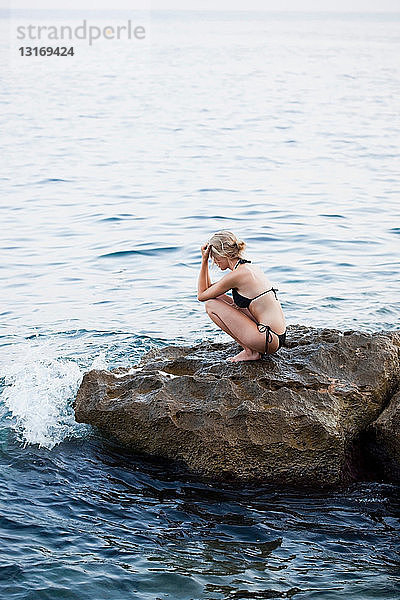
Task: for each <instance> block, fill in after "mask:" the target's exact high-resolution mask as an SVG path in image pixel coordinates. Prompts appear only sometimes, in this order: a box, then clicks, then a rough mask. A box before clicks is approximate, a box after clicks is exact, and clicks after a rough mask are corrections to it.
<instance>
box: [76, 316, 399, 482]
mask: <svg viewBox="0 0 400 600" xmlns="http://www.w3.org/2000/svg"><path fill="white" fill-rule="evenodd" d="M236 351H237V346H236V344H234V343H232V344H212V343H205V344H202V345H201V346H195V347H173V346H170V347H166V348H163V349H155V350H152V351H151V352H150V353H148V354H147V355H146V356H144V357H143V359H142V361H141V362H140V364H139V365H137V366H136V367H134V368H132V369H129V370H128V369H122V368H119V369H114V370H113V371H99V370H94V371H90V372H89V373H87V374H85V376H84V378H83V381H82V384H81V386H80V388H79V391H78V394H77V398H76V401H75V415H76V420H77V421H78V422H84V423H90V424H91V425H94V426H96V427H98V428H99V429H100V430H101V431H102V432H103V433H105V434H106V435H109V436H112V437H113V438H114V439H116V440H117V441H118V442H119V443H121V444H123V445H124V446H125V447H126V448H129V449H131V450H132V451H134V452H136V453H140V454H147V455H151V456H156V457H163V458H167V459H172V460H175V461H180V462H182V463H183V464H184V465H186V466H187V467H188V468H189V469H191V471H192V472H195V473H197V474H199V475H201V476H203V477H206V478H209V477H211V478H213V479H229V480H238V481H246V482H248V481H258V482H259V481H262V482H273V483H278V484H289V485H296V486H303V485H305V486H309V485H311V486H325V485H329V486H332V485H338V484H341V483H345V482H348V481H351V480H353V479H355V478H360V477H362V476H363V472H362V469H363V450H362V448H361V446H360V444H361V441H362V436H363V435H364V433H365V431H366V430H367V429H368V427H369V426H371V424H373V423H374V427H375V428H377V427H378V424H379V427H381V426H382V423H379V420H380V419H383V417H384V414H385V412H386V410H389V406H390V405H389V406H388V404H389V401H390V399H391V397H392V396H393V395H394V394H395V392H396V391H397V389H398V388H399V382H400V366H399V352H400V332H381V333H379V334H373V335H371V334H367V333H360V332H356V331H345V332H339V331H336V330H333V329H315V328H310V327H303V326H290V327H289V328H288V336H287V346H286V347H284V348H282V349H281V350H279V352H278V353H276V354H274V355H271V356H268V357H266V358H264V359H262V360H259V361H255V362H247V363H230V362H227V361H226V358H227V357H228V356H230V355H232V354H233V353H234V352H236ZM396 406H397V407H398V404H397V405H396ZM386 407H388V408H386ZM385 409H386V410H385ZM381 413H382V414H381ZM388 414H389V413H388ZM392 414H393V420H394V421H397V423H398V408H396V410H394V411H393V413H390V415H392ZM390 419H392V416H390V417H389V416H388V418H387V422H388V423H389V421H390ZM385 423H386V421H385ZM390 423H391V425H390V426H388V427H392V426H393V423H392V421H390ZM376 431H378V429H376ZM376 439H377V440H379V441H378V442H377V443H378V444H380V443H381V439H383V438H379V436H378V435H377V436H376ZM396 439H397V442H396V443H397V448H398V447H399V446H398V438H396ZM390 443H391V442H390ZM388 447H391V446H390V444H389V442H388ZM398 457H399V455H398V454H397V457H394V460H395V462H396V461H398Z"/></svg>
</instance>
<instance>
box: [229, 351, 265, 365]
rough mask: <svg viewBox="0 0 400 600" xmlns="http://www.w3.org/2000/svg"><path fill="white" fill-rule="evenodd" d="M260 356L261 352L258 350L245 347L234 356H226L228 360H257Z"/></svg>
mask: <svg viewBox="0 0 400 600" xmlns="http://www.w3.org/2000/svg"><path fill="white" fill-rule="evenodd" d="M260 358H261V354H260V353H259V352H255V351H254V350H250V349H246V350H242V351H241V352H239V354H236V355H235V356H230V357H229V358H227V360H228V361H229V362H241V361H243V360H259V359H260Z"/></svg>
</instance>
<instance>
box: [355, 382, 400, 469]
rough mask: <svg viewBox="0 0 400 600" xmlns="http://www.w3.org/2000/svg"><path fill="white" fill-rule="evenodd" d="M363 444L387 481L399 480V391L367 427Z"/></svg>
mask: <svg viewBox="0 0 400 600" xmlns="http://www.w3.org/2000/svg"><path fill="white" fill-rule="evenodd" d="M364 441H365V446H366V448H367V451H368V454H369V458H370V460H371V461H372V462H373V463H374V464H375V467H376V469H377V470H378V471H379V472H380V473H381V474H382V476H383V477H384V479H386V480H387V481H400V392H398V393H397V394H395V395H394V396H393V398H392V399H391V401H390V403H389V405H388V406H387V407H386V408H385V410H384V411H383V412H382V413H381V414H380V415H379V417H378V418H377V419H376V421H374V422H373V423H371V425H370V426H369V427H368V428H367V431H366V435H365V439H364Z"/></svg>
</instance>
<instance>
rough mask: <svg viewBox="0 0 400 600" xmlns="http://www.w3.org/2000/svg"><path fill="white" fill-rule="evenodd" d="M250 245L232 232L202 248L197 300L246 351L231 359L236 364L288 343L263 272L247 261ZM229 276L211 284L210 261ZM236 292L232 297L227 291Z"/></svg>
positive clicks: (221, 234) (272, 290) (279, 310)
mask: <svg viewBox="0 0 400 600" xmlns="http://www.w3.org/2000/svg"><path fill="white" fill-rule="evenodd" d="M245 247H246V244H245V243H244V242H242V241H239V240H238V239H237V238H236V236H235V235H234V234H233V233H232V232H231V231H219V232H218V233H215V234H214V235H213V236H212V237H211V238H210V240H209V242H208V243H207V244H205V245H204V246H202V248H201V254H202V261H201V269H200V274H199V280H198V288H197V289H198V294H197V298H198V300H200V302H205V305H206V311H207V314H208V316H209V317H210V318H211V319H212V320H213V321H214V323H215V324H216V325H218V327H220V328H221V329H222V330H223V331H225V332H226V333H228V334H229V335H230V336H231V337H233V339H234V340H236V341H237V342H238V344H240V345H241V346H242V347H243V350H242V351H241V352H239V354H236V356H232V357H230V358H228V360H230V361H232V362H238V361H243V360H258V359H259V358H261V356H262V355H263V354H272V353H274V352H276V351H277V350H279V348H280V347H281V346H282V345H283V344H284V343H285V338H286V326H285V317H284V315H283V311H282V308H281V305H280V302H279V300H278V298H277V296H276V289H275V288H273V287H271V284H270V282H269V281H268V279H267V277H266V276H265V274H264V273H263V271H261V269H260V268H259V267H258V266H257V265H254V264H252V262H251V261H250V260H246V259H244V258H243V251H244V249H245ZM209 258H211V259H212V260H213V262H214V263H215V264H216V265H217V266H218V267H219V268H220V269H221V271H226V270H227V269H229V271H230V272H229V273H227V274H226V275H224V276H223V277H222V279H220V280H219V281H218V282H217V283H211V280H210V274H209V271H208V259H209ZM228 290H232V296H233V298H231V297H230V296H228V295H226V294H225V292H227V291H228Z"/></svg>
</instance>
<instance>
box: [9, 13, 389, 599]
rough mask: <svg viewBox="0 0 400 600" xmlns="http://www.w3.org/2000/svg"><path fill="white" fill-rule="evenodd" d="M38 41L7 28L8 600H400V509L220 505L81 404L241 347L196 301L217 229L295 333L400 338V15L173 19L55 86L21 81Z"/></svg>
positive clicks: (334, 496)
mask: <svg viewBox="0 0 400 600" xmlns="http://www.w3.org/2000/svg"><path fill="white" fill-rule="evenodd" d="M45 16H46V15H43V14H42V15H41V17H40V18H43V19H44V17H45ZM89 16H92V14H91V15H89ZM111 16H112V18H114V19H115V18H117V17H118V18H121V20H122V18H127V17H128V16H129V15H126V14H122V13H121V14H118V15H116V14H115V13H114V14H113V15H111ZM111 16H109V15H107V14H102V15H100V16H99V17H98V18H99V19H103V22H104V21H105V20H107V19H108V18H111ZM85 17H86V18H87V17H88V15H85V14H83V13H75V14H71V15H64V16H63V18H64V19H67V18H68V20H73V21H74V22H76V23H79V22H81V21H82V19H83V18H85ZM23 18H25V22H26V17H24V16H23V15H22V16H21V15H14V17H13V19H14V20H13V21H12V22H11V21H10V20H9V19H8V18H7V15H3V18H2V19H1V21H0V22H1V31H2V38H1V39H2V42H1V43H2V47H3V49H5V48H6V46H7V48H6V49H8V50H9V52H10V53H11V54H10V55H9V56H8V59H7V60H4V61H3V67H2V73H3V80H4V85H3V86H2V89H1V97H0V101H1V105H2V113H3V116H4V119H3V127H2V133H3V135H2V138H1V151H2V157H3V159H4V160H3V166H5V167H6V169H5V170H4V171H3V175H2V179H1V183H2V195H1V200H0V220H1V227H0V244H1V246H0V248H1V254H2V261H1V265H0V280H1V290H2V302H1V309H0V310H1V318H2V328H1V333H0V377H1V379H0V382H1V388H0V392H1V396H0V400H1V405H0V409H1V431H0V440H1V454H0V460H1V469H2V478H1V483H0V486H1V491H0V498H1V502H2V511H1V534H2V537H3V541H2V545H1V552H0V554H1V562H0V578H1V582H0V590H1V592H0V593H1V596H2V597H3V598H7V599H12V600H17V599H24V600H25V599H26V600H27V599H29V600H43V599H47V598H48V599H49V600H54V599H56V598H63V599H68V600H72V599H79V600H83V599H85V600H89V599H93V600H103V599H107V600H127V599H128V598H132V599H135V600H136V599H138V600H156V599H162V600H175V599H182V600H191V599H192V600H197V599H199V600H200V599H208V600H222V599H225V600H239V599H242V598H243V599H244V598H255V599H263V598H296V599H299V600H300V599H301V598H304V599H307V600H308V599H310V598H316V599H318V600H331V599H335V600H337V599H339V598H341V599H342V598H343V599H346V600H347V599H354V600H355V599H357V600H368V599H372V598H376V599H391V600H395V599H397V598H398V597H399V596H400V579H399V565H400V562H399V559H400V556H399V537H398V536H399V529H400V525H399V496H398V492H399V488H398V486H395V485H391V484H387V483H382V482H364V483H360V484H353V485H350V486H348V487H346V488H344V489H341V490H338V491H335V492H317V491H315V492H311V491H298V490H297V491H296V490H293V489H290V488H287V489H275V488H273V487H270V486H265V487H262V488H254V487H252V486H248V487H244V488H243V487H239V488H238V487H236V486H229V485H214V486H213V485H210V484H207V485H206V484H204V483H201V482H199V481H198V480H197V479H196V478H195V477H191V476H190V475H189V474H187V473H184V472H181V471H180V470H179V469H177V468H176V467H174V466H173V465H170V464H164V463H163V462H162V461H156V460H153V461H145V460H143V459H141V458H139V457H132V456H131V455H129V454H128V453H125V452H124V451H122V450H121V449H118V448H116V447H115V446H114V445H113V444H112V443H111V442H109V441H107V440H105V439H103V438H102V437H101V436H100V435H99V434H98V433H97V432H96V431H94V430H92V429H91V428H90V427H89V426H86V425H83V424H77V423H76V422H75V420H74V413H73V408H72V402H73V399H74V397H75V394H76V391H77V389H78V387H79V384H80V382H81V380H82V377H83V375H84V373H85V372H86V371H88V370H90V369H91V368H112V367H115V366H130V365H133V364H135V363H136V362H137V361H138V360H139V359H140V357H141V356H142V355H143V354H144V353H145V352H146V351H148V350H149V349H151V348H154V347H162V346H165V345H168V344H194V343H197V342H200V341H202V340H205V339H208V340H217V341H228V339H229V338H228V337H227V336H226V334H224V333H222V332H220V331H218V330H217V329H216V327H215V326H214V325H213V323H211V322H210V320H209V319H208V318H207V317H206V315H205V312H204V306H203V305H202V304H201V303H199V302H197V300H196V280H197V275H198V271H199V267H200V246H201V244H203V243H204V242H205V241H206V240H207V239H208V238H209V236H210V235H211V234H212V233H213V232H215V231H216V230H219V229H230V230H233V231H234V232H235V233H236V234H237V235H238V236H239V237H240V238H242V239H244V240H245V241H246V242H247V244H248V247H247V256H248V257H249V258H250V259H251V260H253V261H254V262H256V263H257V264H259V265H260V266H262V268H263V269H264V270H265V271H266V273H267V274H268V276H269V278H270V281H271V282H272V284H273V285H274V286H275V287H278V288H279V298H280V300H281V303H282V306H283V309H284V312H285V315H286V319H287V323H288V324H294V323H301V324H304V325H312V326H317V327H334V328H339V329H358V330H363V331H367V332H374V331H379V330H381V329H391V330H393V329H396V328H398V314H399V309H400V301H399V260H398V257H399V236H400V219H399V213H400V210H399V179H400V178H399V169H398V165H399V164H400V163H399V145H398V141H399V134H400V122H399V101H398V98H399V97H400V83H399V82H400V78H399V61H398V56H399V54H400V39H399V35H398V31H399V25H400V17H399V15H383V14H380V15H361V14H360V15H357V14H351V15H343V14H335V15H333V14H332V15H326V14H325V15H324V14H308V15H304V14H279V13H275V14H272V13H234V12H231V13H227V12H210V13H183V12H182V13H178V12H152V13H148V14H147V15H146V19H147V20H146V28H147V38H146V40H144V43H143V44H142V45H140V44H139V42H138V43H137V44H136V45H129V44H127V43H124V44H121V45H118V44H116V43H115V44H113V45H108V46H105V42H103V43H102V44H101V45H99V46H98V47H96V46H95V44H94V45H93V47H92V48H91V49H89V48H85V49H82V53H81V55H80V56H77V57H76V61H75V62H74V59H72V60H70V62H69V63H68V62H64V63H57V62H54V61H53V62H52V63H51V64H50V63H46V61H45V60H44V59H43V60H41V59H39V60H38V62H37V63H33V62H32V61H31V62H30V63H29V62H26V61H28V57H24V58H23V59H17V57H16V55H15V52H17V48H18V46H17V45H16V44H15V39H14V37H15V36H14V29H13V28H14V27H15V26H16V24H18V22H19V23H21V22H23V21H22V20H21V19H23ZM29 18H33V17H32V16H30V17H29ZM35 18H37V19H38V17H37V16H36V17H35ZM46 18H48V20H50V21H51V19H52V18H54V15H51V14H49V15H47V17H46ZM132 18H133V20H135V19H134V17H132ZM18 19H20V20H19V21H18ZM13 36H14V37H13ZM13 53H14V54H13ZM53 59H54V60H57V59H56V58H55V57H53ZM58 60H61V58H59V59H58ZM63 60H64V59H63ZM65 60H66V61H67V60H69V59H68V58H66V59H65ZM218 277H219V273H218V271H217V270H215V271H213V272H212V279H213V280H215V279H216V278H218Z"/></svg>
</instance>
